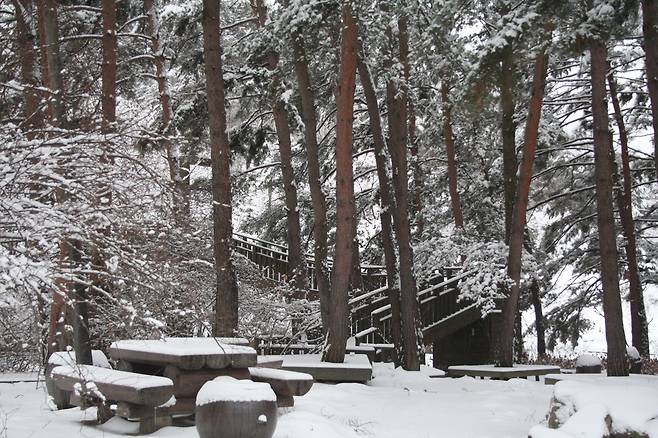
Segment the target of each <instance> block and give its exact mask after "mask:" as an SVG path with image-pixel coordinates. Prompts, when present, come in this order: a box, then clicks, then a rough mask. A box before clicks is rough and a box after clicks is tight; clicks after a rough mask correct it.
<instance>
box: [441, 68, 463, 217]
mask: <svg viewBox="0 0 658 438" xmlns="http://www.w3.org/2000/svg"><path fill="white" fill-rule="evenodd" d="M441 99H442V100H443V139H444V141H445V142H446V152H447V154H448V187H449V188H450V202H451V205H452V217H453V219H454V221H455V227H456V228H462V229H463V228H464V215H463V213H462V204H461V201H460V200H459V190H458V189H457V160H456V159H455V138H454V135H453V132H452V105H451V103H450V97H449V90H448V84H447V83H446V81H445V80H444V81H443V83H442V84H441Z"/></svg>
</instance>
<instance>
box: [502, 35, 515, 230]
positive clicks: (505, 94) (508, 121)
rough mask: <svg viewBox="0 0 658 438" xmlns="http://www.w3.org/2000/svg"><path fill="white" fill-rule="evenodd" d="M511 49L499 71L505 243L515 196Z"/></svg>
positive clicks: (509, 48) (508, 50)
mask: <svg viewBox="0 0 658 438" xmlns="http://www.w3.org/2000/svg"><path fill="white" fill-rule="evenodd" d="M513 55H514V54H513V52H512V47H511V46H507V47H505V48H504V49H503V53H502V62H501V71H500V109H501V115H502V120H501V128H502V134H503V180H504V195H505V241H506V242H507V243H509V238H510V228H511V226H512V216H513V214H514V199H515V198H514V197H515V196H516V182H517V181H516V171H517V169H518V167H519V162H518V160H517V158H516V123H515V122H514V109H515V103H514V91H513V89H514V61H513V59H512V58H513Z"/></svg>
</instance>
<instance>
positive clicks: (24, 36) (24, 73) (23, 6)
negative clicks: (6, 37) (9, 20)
mask: <svg viewBox="0 0 658 438" xmlns="http://www.w3.org/2000/svg"><path fill="white" fill-rule="evenodd" d="M12 3H13V5H14V9H15V10H16V45H17V47H18V54H19V56H20V62H21V79H22V82H23V84H22V85H23V101H24V104H25V107H24V108H23V113H24V117H25V119H24V121H23V125H24V127H25V129H26V130H27V137H28V139H33V138H34V133H33V132H32V131H33V130H34V128H35V127H37V126H39V117H40V114H39V96H38V94H37V91H36V80H35V78H34V40H35V35H34V32H33V30H32V26H31V23H32V15H33V9H34V8H33V4H32V0H12Z"/></svg>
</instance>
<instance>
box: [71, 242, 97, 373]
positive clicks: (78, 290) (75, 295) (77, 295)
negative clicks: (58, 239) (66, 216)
mask: <svg viewBox="0 0 658 438" xmlns="http://www.w3.org/2000/svg"><path fill="white" fill-rule="evenodd" d="M69 242H70V248H69V250H68V254H69V255H70V261H71V265H73V266H80V265H82V243H81V242H80V241H79V240H70V241H69ZM69 298H70V299H71V301H72V302H73V315H72V323H71V325H72V327H73V349H74V350H75V361H76V363H79V364H84V365H92V364H93V360H92V357H91V342H90V338H89V303H88V300H89V296H88V288H87V286H86V285H84V284H81V283H73V284H71V285H70V287H69Z"/></svg>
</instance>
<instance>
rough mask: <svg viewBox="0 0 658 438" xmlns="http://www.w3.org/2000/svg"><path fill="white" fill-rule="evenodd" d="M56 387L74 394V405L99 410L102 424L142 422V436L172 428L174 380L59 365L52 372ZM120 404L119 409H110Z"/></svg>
mask: <svg viewBox="0 0 658 438" xmlns="http://www.w3.org/2000/svg"><path fill="white" fill-rule="evenodd" d="M51 377H52V380H53V382H54V383H55V385H56V386H57V387H58V388H59V389H61V390H64V391H70V392H71V393H72V396H71V402H72V404H75V405H78V406H80V407H81V408H82V409H86V408H88V407H90V406H97V407H98V422H99V423H103V422H105V421H107V420H108V419H109V418H111V417H112V416H113V415H115V414H116V415H119V416H121V417H124V418H127V419H139V433H140V434H149V433H153V432H155V431H156V430H158V429H160V428H161V427H164V426H169V425H171V415H170V414H169V412H168V411H167V408H168V406H169V405H171V404H172V403H173V402H174V401H175V400H174V399H173V393H174V384H173V382H172V381H171V379H168V378H166V377H158V376H147V375H143V374H136V373H130V372H126V371H118V370H112V369H106V368H100V367H96V366H92V365H76V366H68V365H66V366H58V367H55V368H54V369H53V370H52V371H51ZM112 405H116V408H115V410H112V409H111V408H110V407H111V406H112Z"/></svg>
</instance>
